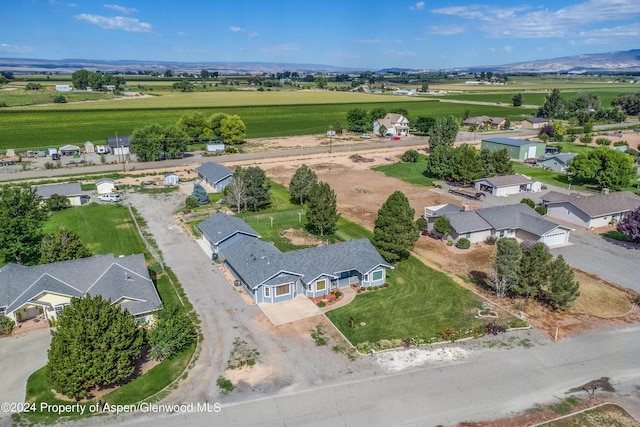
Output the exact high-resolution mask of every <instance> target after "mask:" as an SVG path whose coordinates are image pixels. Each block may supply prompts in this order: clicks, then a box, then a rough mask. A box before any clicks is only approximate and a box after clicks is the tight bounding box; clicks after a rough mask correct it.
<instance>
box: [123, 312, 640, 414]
mask: <svg viewBox="0 0 640 427" xmlns="http://www.w3.org/2000/svg"><path fill="white" fill-rule="evenodd" d="M639 333H640V326H638V325H633V326H629V327H626V328H623V329H618V330H611V331H601V332H598V333H587V334H583V335H580V336H577V337H573V338H567V339H564V340H561V341H560V342H558V343H550V344H547V345H545V346H535V347H533V348H528V349H527V348H523V347H516V348H515V349H513V350H505V351H503V352H500V353H495V352H479V353H475V356H472V357H471V358H470V359H468V360H466V361H464V362H462V363H459V364H455V365H449V366H441V367H436V368H423V369H417V370H413V371H410V372H406V373H401V374H396V375H387V376H380V377H373V378H369V379H365V380H360V381H352V382H342V383H338V384H333V385H328V386H324V387H316V388H312V389H308V390H305V391H298V392H295V393H289V394H279V395H276V396H273V397H266V398H261V399H255V400H247V401H245V402H240V403H234V404H229V405H224V404H223V405H222V406H221V411H220V412H219V413H213V412H212V413H202V412H199V413H198V412H190V413H176V414H171V415H166V416H162V415H160V414H157V413H156V414H137V415H136V416H133V417H131V418H117V419H116V420H117V422H118V424H119V425H129V426H150V427H164V426H175V425H178V424H183V425H190V426H191V425H198V426H199V425H223V426H296V427H299V426H391V425H420V426H433V425H437V424H445V425H450V424H454V423H458V422H463V421H470V420H483V419H495V418H498V417H503V416H508V415H509V414H511V413H513V412H514V411H523V410H525V409H527V408H531V407H532V406H533V405H534V404H535V403H541V404H543V403H553V402H558V401H560V400H562V399H564V398H565V397H567V396H568V394H567V392H568V391H569V390H570V389H573V388H578V389H580V387H581V386H583V385H585V384H587V383H588V382H590V381H592V380H598V379H600V378H601V377H608V378H610V381H611V384H612V385H613V387H614V388H615V389H616V392H617V393H618V394H621V395H627V400H628V401H630V402H631V403H630V404H631V405H632V406H635V407H640V367H639V364H638V358H637V355H638V354H640V340H638V339H637V338H638V334H639ZM596 393H600V392H599V391H596ZM578 394H584V392H579V393H578ZM194 403H195V402H194ZM212 403H213V402H212Z"/></svg>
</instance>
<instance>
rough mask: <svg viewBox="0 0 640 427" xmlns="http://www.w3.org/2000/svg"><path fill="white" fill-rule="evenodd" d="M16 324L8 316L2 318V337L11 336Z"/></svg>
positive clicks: (0, 318)
mask: <svg viewBox="0 0 640 427" xmlns="http://www.w3.org/2000/svg"><path fill="white" fill-rule="evenodd" d="M14 325H15V322H14V321H13V319H10V318H8V317H7V316H0V335H10V334H11V331H12V330H13V327H14Z"/></svg>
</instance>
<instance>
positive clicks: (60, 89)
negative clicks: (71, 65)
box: [56, 85, 73, 92]
mask: <svg viewBox="0 0 640 427" xmlns="http://www.w3.org/2000/svg"><path fill="white" fill-rule="evenodd" d="M72 90H73V89H72V88H71V86H70V85H56V92H71V91H72Z"/></svg>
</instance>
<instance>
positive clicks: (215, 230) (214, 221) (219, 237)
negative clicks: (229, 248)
mask: <svg viewBox="0 0 640 427" xmlns="http://www.w3.org/2000/svg"><path fill="white" fill-rule="evenodd" d="M198 228H200V230H201V231H202V233H203V234H204V235H205V236H207V239H209V241H210V242H211V243H213V244H216V245H217V244H220V242H223V241H224V240H226V239H228V238H229V237H231V236H233V235H234V234H236V233H242V234H246V235H248V236H253V237H260V235H259V234H258V232H257V231H256V230H254V229H253V228H251V227H250V226H248V225H247V223H245V222H244V221H243V220H242V219H241V218H238V217H235V216H231V215H225V214H222V213H217V214H215V215H213V216H211V217H209V218H207V219H205V220H204V221H202V222H201V223H199V224H198Z"/></svg>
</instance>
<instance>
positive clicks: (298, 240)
mask: <svg viewBox="0 0 640 427" xmlns="http://www.w3.org/2000/svg"><path fill="white" fill-rule="evenodd" d="M280 235H281V236H282V237H284V238H286V239H287V240H289V241H290V242H291V243H292V244H293V245H296V246H303V245H307V246H319V245H322V244H323V243H324V242H323V241H322V240H320V239H318V238H317V237H316V236H314V235H313V234H311V233H308V232H306V231H305V230H297V229H295V228H289V229H287V230H283V231H282V232H280Z"/></svg>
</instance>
